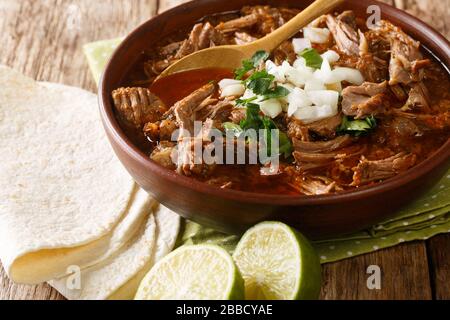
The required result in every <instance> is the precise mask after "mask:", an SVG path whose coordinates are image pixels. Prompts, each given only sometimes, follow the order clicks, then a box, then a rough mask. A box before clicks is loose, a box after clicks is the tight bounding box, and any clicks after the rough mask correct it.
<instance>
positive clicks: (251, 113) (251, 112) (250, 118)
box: [240, 103, 261, 130]
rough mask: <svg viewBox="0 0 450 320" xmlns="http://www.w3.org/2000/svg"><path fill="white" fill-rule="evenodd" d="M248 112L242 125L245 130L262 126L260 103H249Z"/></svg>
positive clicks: (247, 105)
mask: <svg viewBox="0 0 450 320" xmlns="http://www.w3.org/2000/svg"><path fill="white" fill-rule="evenodd" d="M246 107H247V113H246V117H245V119H244V120H242V121H241V123H240V126H241V128H242V129H243V130H248V129H255V130H258V129H259V128H260V127H261V118H260V116H259V111H260V109H259V105H257V104H256V103H247V104H246Z"/></svg>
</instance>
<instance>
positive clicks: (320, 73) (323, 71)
mask: <svg viewBox="0 0 450 320" xmlns="http://www.w3.org/2000/svg"><path fill="white" fill-rule="evenodd" d="M314 78H316V79H317V80H319V81H321V82H323V83H325V84H330V83H336V82H338V81H339V80H337V79H336V78H335V77H334V75H333V73H332V70H331V66H330V63H329V62H328V60H327V59H323V62H322V66H321V67H320V69H319V70H316V71H315V72H314Z"/></svg>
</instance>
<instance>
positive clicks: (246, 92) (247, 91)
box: [241, 89, 256, 99]
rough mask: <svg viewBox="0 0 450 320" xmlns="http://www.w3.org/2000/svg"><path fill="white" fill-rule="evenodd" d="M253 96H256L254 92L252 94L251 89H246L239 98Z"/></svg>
mask: <svg viewBox="0 0 450 320" xmlns="http://www.w3.org/2000/svg"><path fill="white" fill-rule="evenodd" d="M253 97H256V94H254V93H253V91H252V90H250V89H246V90H245V92H244V95H243V96H242V97H241V98H242V99H250V98H253Z"/></svg>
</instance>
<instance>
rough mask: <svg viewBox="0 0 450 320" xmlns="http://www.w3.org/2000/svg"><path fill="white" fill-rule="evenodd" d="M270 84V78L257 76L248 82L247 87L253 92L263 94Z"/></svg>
mask: <svg viewBox="0 0 450 320" xmlns="http://www.w3.org/2000/svg"><path fill="white" fill-rule="evenodd" d="M271 85H272V79H269V78H258V79H255V80H252V81H250V82H249V83H248V85H247V88H249V89H251V90H252V91H253V93H254V94H257V95H264V94H265V92H266V91H268V90H269V88H270V86H271Z"/></svg>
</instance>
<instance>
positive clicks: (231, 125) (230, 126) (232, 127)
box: [222, 122, 244, 137]
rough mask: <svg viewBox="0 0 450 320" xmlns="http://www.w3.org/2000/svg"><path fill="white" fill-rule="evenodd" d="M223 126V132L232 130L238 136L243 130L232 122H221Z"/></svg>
mask: <svg viewBox="0 0 450 320" xmlns="http://www.w3.org/2000/svg"><path fill="white" fill-rule="evenodd" d="M222 126H223V128H224V129H225V132H228V131H232V132H233V134H234V136H235V137H239V136H240V135H241V134H242V132H244V130H242V128H241V127H240V126H239V125H238V124H236V123H233V122H224V123H222Z"/></svg>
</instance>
